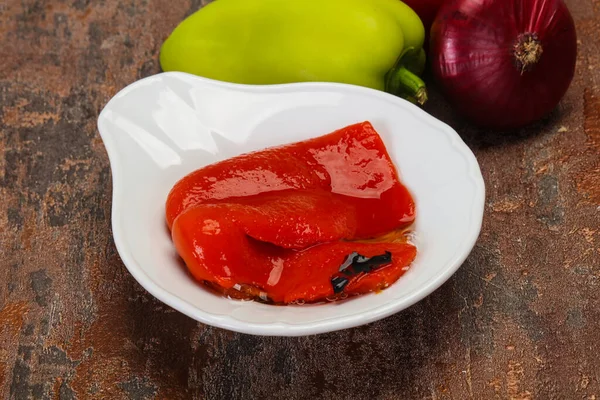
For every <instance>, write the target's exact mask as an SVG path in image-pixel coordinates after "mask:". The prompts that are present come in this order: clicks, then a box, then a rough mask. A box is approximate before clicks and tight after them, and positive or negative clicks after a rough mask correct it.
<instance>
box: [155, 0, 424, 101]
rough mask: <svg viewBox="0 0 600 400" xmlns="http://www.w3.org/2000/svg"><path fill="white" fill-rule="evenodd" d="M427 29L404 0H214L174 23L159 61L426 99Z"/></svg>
mask: <svg viewBox="0 0 600 400" xmlns="http://www.w3.org/2000/svg"><path fill="white" fill-rule="evenodd" d="M424 36H425V30H424V27H423V24H422V22H421V20H420V19H419V17H418V16H417V14H416V13H415V12H414V11H413V10H412V9H411V8H409V7H408V6H407V5H405V4H404V3H402V2H401V1H400V0H302V1H287V0H252V1H247V0H217V1H215V2H213V3H210V4H208V5H207V6H205V7H203V8H201V9H200V10H199V11H197V12H196V13H194V14H192V15H191V16H189V17H188V18H186V19H185V20H184V21H183V22H181V23H180V24H179V26H177V27H176V28H175V30H174V31H173V32H172V34H171V35H170V36H169V37H168V38H167V40H166V41H165V42H164V44H163V46H162V48H161V54H160V63H161V66H162V69H163V71H182V72H188V73H192V74H196V75H200V76H204V77H207V78H211V79H216V80H221V81H227V82H234V83H243V84H279V83H292V82H307V81H312V82H314V81H323V82H340V83H348V84H355V85H360V86H366V87H370V88H374V89H378V90H386V91H388V92H390V93H393V94H396V95H398V96H401V97H404V98H407V99H409V100H411V101H413V102H419V103H424V102H425V101H426V99H427V93H426V89H425V84H424V83H423V81H422V80H421V79H420V78H419V77H418V75H420V74H421V73H422V72H423V68H424V64H425V52H424V51H423V49H422V47H423V41H424Z"/></svg>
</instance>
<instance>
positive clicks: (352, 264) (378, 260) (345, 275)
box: [331, 251, 392, 294]
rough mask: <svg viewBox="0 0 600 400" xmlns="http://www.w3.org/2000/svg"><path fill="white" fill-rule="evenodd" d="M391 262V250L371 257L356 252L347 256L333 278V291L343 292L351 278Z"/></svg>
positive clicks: (336, 292)
mask: <svg viewBox="0 0 600 400" xmlns="http://www.w3.org/2000/svg"><path fill="white" fill-rule="evenodd" d="M391 263H392V253H390V252H389V251H386V252H385V254H381V255H378V256H373V257H370V258H369V257H365V256H363V255H360V254H358V253H357V252H354V253H352V254H350V255H349V256H348V257H347V258H346V261H344V263H343V264H342V265H341V266H340V269H339V272H338V273H337V274H335V275H334V276H333V277H332V278H331V285H332V286H333V292H334V293H335V294H339V293H342V292H343V291H344V289H345V288H346V286H347V285H348V283H350V280H351V278H353V277H356V276H358V275H360V274H362V273H365V274H368V273H369V272H371V271H374V270H376V269H379V268H380V267H382V266H384V265H388V264H391Z"/></svg>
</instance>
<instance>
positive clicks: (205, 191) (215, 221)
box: [167, 122, 416, 304]
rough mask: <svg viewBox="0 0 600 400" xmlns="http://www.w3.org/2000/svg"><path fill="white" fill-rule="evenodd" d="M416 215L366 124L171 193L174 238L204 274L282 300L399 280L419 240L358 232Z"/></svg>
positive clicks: (238, 163) (213, 168)
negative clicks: (405, 240) (381, 239)
mask: <svg viewBox="0 0 600 400" xmlns="http://www.w3.org/2000/svg"><path fill="white" fill-rule="evenodd" d="M414 216H415V210H414V201H413V199H412V197H411V196H410V194H409V192H408V191H407V190H406V188H405V187H404V186H403V185H402V184H401V183H400V181H399V180H398V176H397V173H396V170H395V168H394V166H393V163H392V162H391V160H390V158H389V155H388V153H387V151H386V149H385V146H384V144H383V142H382V141H381V138H380V137H379V135H378V134H377V132H376V131H375V130H374V129H373V127H372V126H371V124H369V123H368V122H366V123H362V124H356V125H352V126H350V127H347V128H345V129H341V130H339V131H336V132H333V133H331V134H329V135H325V136H322V137H320V138H317V139H312V140H309V141H305V142H300V143H295V144H292V145H288V146H281V147H278V148H272V149H267V150H263V151H259V152H255V153H251V154H246V155H243V156H240V157H235V158H232V159H229V160H226V161H223V162H220V163H216V164H213V165H210V166H208V167H205V168H203V169H200V170H198V171H195V172H193V173H192V174H190V175H188V176H186V177H185V178H183V179H182V180H181V181H179V182H178V183H177V184H176V185H175V186H174V188H173V190H172V191H171V193H170V194H169V198H168V200H167V223H168V224H169V227H171V229H172V237H173V241H174V244H175V246H176V248H177V251H178V252H179V254H180V255H181V257H182V258H183V260H184V261H185V263H186V265H187V267H188V269H189V270H190V272H191V273H192V274H193V276H194V277H195V278H196V279H197V280H199V281H202V282H207V283H210V284H211V285H212V286H213V287H216V288H218V289H219V290H221V291H224V292H226V293H231V292H232V290H238V292H239V293H241V294H240V295H238V296H236V297H242V298H244V297H256V296H257V295H258V296H260V297H262V298H263V299H267V298H268V300H269V301H273V302H276V303H284V304H288V303H291V302H297V301H305V302H314V301H320V300H324V299H325V298H333V297H336V296H337V297H339V295H340V294H343V295H352V294H360V293H366V292H369V291H374V290H381V289H384V288H385V287H387V286H389V285H390V284H392V283H393V282H395V281H396V280H397V279H398V278H400V276H401V275H402V274H403V273H404V271H405V270H406V269H407V267H408V265H409V264H410V263H411V262H412V261H413V259H414V258H415V256H416V248H415V247H414V246H412V245H410V244H407V243H393V242H392V243H390V242H381V243H377V242H375V243H373V242H369V243H366V242H357V240H362V239H367V238H373V237H375V236H378V235H382V234H385V233H388V232H390V231H394V230H400V229H402V228H404V227H406V226H408V225H409V224H410V223H412V222H413V220H414ZM352 255H354V256H353V257H354V258H352V259H349V257H350V256H352ZM348 260H350V261H354V263H353V262H350V263H349V264H348V263H347V264H348V265H346V266H345V269H344V263H345V262H346V261H348ZM369 263H370V264H369ZM336 283H338V284H339V285H338V286H337V288H336ZM342 286H343V287H342ZM242 288H243V290H242Z"/></svg>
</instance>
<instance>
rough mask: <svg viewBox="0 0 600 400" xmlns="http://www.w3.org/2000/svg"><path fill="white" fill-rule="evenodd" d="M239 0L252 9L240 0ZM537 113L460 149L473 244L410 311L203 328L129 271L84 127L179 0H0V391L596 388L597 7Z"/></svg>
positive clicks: (392, 394)
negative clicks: (475, 173) (471, 203)
mask: <svg viewBox="0 0 600 400" xmlns="http://www.w3.org/2000/svg"><path fill="white" fill-rule="evenodd" d="M249 1H250V0H249ZM568 3H569V6H570V9H571V10H572V13H573V16H574V18H575V19H576V21H577V27H578V33H579V37H580V39H581V40H580V54H579V62H578V65H577V76H576V78H575V81H574V83H573V85H572V87H571V89H570V90H569V92H568V93H567V95H566V97H565V98H564V100H563V102H562V103H561V105H560V107H559V109H558V110H557V111H556V112H555V113H554V115H553V116H552V117H551V118H550V119H549V120H548V121H545V122H543V123H540V124H539V125H537V126H534V127H530V128H528V129H525V130H523V131H521V132H517V133H516V134H513V135H510V136H507V135H488V134H485V132H482V131H477V130H475V129H473V128H471V127H470V126H469V125H468V124H467V123H465V122H463V121H461V120H460V119H458V118H457V117H456V116H455V115H453V114H452V112H451V111H450V110H449V109H448V107H447V106H446V105H445V103H444V102H443V100H441V99H440V98H439V96H435V95H434V96H433V99H432V100H431V102H430V105H429V106H428V109H429V111H431V112H432V114H434V115H436V116H438V117H439V118H441V119H443V120H445V121H447V122H448V123H450V124H451V125H453V126H454V127H455V128H456V129H457V130H458V131H459V132H460V133H461V134H462V135H463V137H464V138H465V140H466V142H467V143H468V144H469V145H470V146H471V148H472V149H473V150H474V151H475V153H476V155H477V158H478V159H479V161H480V163H481V167H482V170H483V174H484V177H485V179H486V182H487V185H488V188H487V195H488V201H487V206H486V217H485V222H484V227H483V231H482V235H481V238H480V241H479V243H478V245H477V246H476V248H475V249H474V251H473V253H472V255H471V256H470V257H469V259H468V261H467V262H466V263H465V264H464V266H463V268H462V269H461V270H460V271H459V272H458V273H457V274H456V275H455V276H454V277H453V278H452V279H451V280H450V281H449V282H448V283H447V284H445V285H444V286H443V287H442V288H441V289H439V290H438V291H437V292H435V293H434V294H433V295H431V296H430V297H428V298H427V299H426V300H424V301H422V302H421V303H419V304H417V305H415V306H413V307H412V308H410V309H408V310H406V311H404V312H401V313H398V314H397V315H394V316H392V317H390V318H387V319H385V320H383V321H380V322H377V323H374V324H372V325H369V326H365V327H361V328H357V329H351V330H347V331H343V332H337V333H331V334H325V335H320V336H314V337H306V338H292V339H288V338H259V337H253V336H247V335H240V334H233V333H230V332H226V331H223V330H220V329H216V328H211V327H207V326H204V325H201V324H198V323H196V322H194V321H193V320H190V319H189V318H187V317H185V316H183V315H181V314H179V313H177V312H174V311H173V310H171V309H169V308H168V307H166V306H164V305H162V304H161V303H160V302H158V301H157V300H155V299H154V298H153V297H152V296H150V295H149V294H148V293H146V292H145V291H144V290H143V289H142V288H141V287H140V286H139V285H138V284H137V283H136V282H135V281H134V279H133V278H132V277H131V276H130V275H129V273H128V272H127V271H126V269H125V267H124V266H123V264H122V263H121V261H120V259H119V257H118V254H117V253H116V250H115V247H114V244H113V240H112V235H111V228H110V206H111V199H110V195H111V174H110V168H109V163H108V159H107V156H106V152H105V150H104V148H103V145H102V142H101V140H100V138H99V135H98V133H97V130H96V118H97V116H98V113H99V111H100V109H101V108H102V107H103V105H104V104H105V103H106V102H107V101H108V99H109V98H110V97H111V96H112V95H113V94H115V93H116V92H117V90H119V89H121V88H122V87H124V86H125V85H127V84H129V83H131V82H133V81H134V80H136V79H138V78H141V77H143V76H147V75H150V74H153V73H156V72H158V71H159V66H158V63H157V55H158V50H159V46H160V44H161V42H162V40H163V38H164V37H165V35H167V34H168V33H169V32H170V30H171V29H172V28H173V27H174V26H175V25H176V23H177V22H178V21H180V20H181V19H182V18H183V17H184V16H185V15H187V14H189V13H190V12H191V11H193V10H196V9H198V7H199V6H200V5H201V2H199V1H197V0H192V1H191V2H190V1H189V0H170V1H161V0H115V1H111V0H104V1H90V0H68V1H63V0H58V1H43V0H4V1H2V2H0V267H1V268H0V398H3V399H4V398H14V399H25V398H44V399H73V398H80V399H84V398H98V399H108V398H114V399H121V398H131V399H153V398H157V399H183V398H192V397H195V398H207V399H250V398H282V399H304V398H311V396H312V397H314V398H323V399H341V398H351V397H352V398H356V399H363V398H364V399H367V398H381V399H392V398H396V399H413V398H414V399H427V398H429V399H469V398H471V399H491V398H502V399H504V398H511V399H534V398H535V399H600V357H599V354H600V344H599V342H600V295H599V293H600V156H599V154H600V87H599V86H598V85H599V84H600V2H598V1H597V0H571V1H569V2H568Z"/></svg>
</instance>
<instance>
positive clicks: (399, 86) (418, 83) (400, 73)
mask: <svg viewBox="0 0 600 400" xmlns="http://www.w3.org/2000/svg"><path fill="white" fill-rule="evenodd" d="M424 55H425V54H424V52H423V50H422V49H419V50H415V49H413V48H412V47H411V48H408V49H406V50H405V51H404V52H403V53H402V55H401V56H400V57H398V61H397V62H396V65H394V67H393V68H392V69H391V70H390V71H389V72H388V73H387V75H386V82H385V91H386V92H388V93H391V94H393V95H396V96H399V97H402V98H404V99H406V100H408V101H410V102H412V103H416V104H418V105H420V106H422V105H424V104H425V103H426V102H427V87H426V85H425V82H423V80H422V79H421V78H419V76H418V75H417V74H418V73H419V72H421V71H422V70H423V66H424V64H425V57H424Z"/></svg>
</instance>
